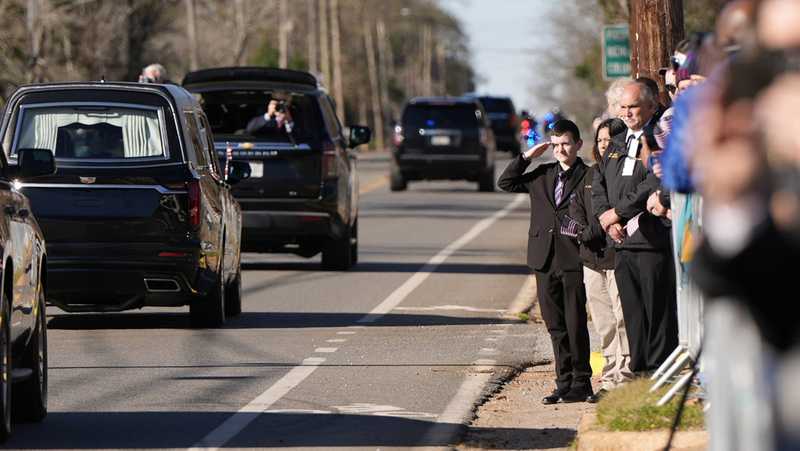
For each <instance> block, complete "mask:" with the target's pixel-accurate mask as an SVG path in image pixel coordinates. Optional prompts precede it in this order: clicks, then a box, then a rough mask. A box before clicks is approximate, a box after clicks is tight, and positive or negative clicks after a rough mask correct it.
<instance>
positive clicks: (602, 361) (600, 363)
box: [589, 352, 606, 376]
mask: <svg viewBox="0 0 800 451" xmlns="http://www.w3.org/2000/svg"><path fill="white" fill-rule="evenodd" d="M589 364H590V365H591V366H592V376H600V375H601V374H603V367H604V366H606V358H605V357H603V354H601V353H599V352H593V353H592V355H591V356H590V357H589Z"/></svg>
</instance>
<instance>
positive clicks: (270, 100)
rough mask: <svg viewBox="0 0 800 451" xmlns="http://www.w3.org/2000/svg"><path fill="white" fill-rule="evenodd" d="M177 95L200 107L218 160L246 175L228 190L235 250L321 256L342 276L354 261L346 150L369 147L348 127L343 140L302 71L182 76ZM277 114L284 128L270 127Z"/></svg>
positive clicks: (350, 163)
mask: <svg viewBox="0 0 800 451" xmlns="http://www.w3.org/2000/svg"><path fill="white" fill-rule="evenodd" d="M183 86H184V87H186V89H188V90H189V91H191V92H192V93H194V94H195V95H196V96H197V97H198V98H199V99H200V102H201V104H202V105H203V109H205V111H206V114H207V115H208V118H209V121H210V126H211V129H212V130H213V131H214V137H215V139H216V142H215V146H216V149H217V152H218V153H219V156H220V158H225V157H226V156H228V155H230V156H232V158H233V159H234V160H235V161H247V162H249V163H250V166H251V168H252V172H251V176H250V178H249V179H248V180H246V181H244V182H242V183H241V184H239V185H238V186H236V188H235V189H234V195H235V196H236V199H237V200H238V201H239V203H240V204H241V205H242V215H243V237H242V248H243V250H245V251H253V252H288V253H294V254H297V255H300V256H303V257H312V256H314V255H316V254H318V253H319V252H320V251H322V266H323V267H324V268H326V269H337V270H344V269H348V268H350V267H351V266H352V265H353V264H354V263H355V262H356V261H357V260H358V177H357V173H356V153H355V151H354V150H352V149H353V148H355V147H356V146H358V145H360V144H365V143H367V142H369V139H370V130H369V129H368V128H366V127H358V126H352V127H350V128H349V136H348V138H345V137H344V135H343V131H342V126H341V125H340V123H339V119H338V118H337V117H336V113H335V111H336V108H335V107H334V103H333V101H332V100H331V98H330V97H329V96H328V94H327V93H326V92H325V91H324V90H323V89H321V88H320V87H319V86H318V85H317V80H316V79H315V78H314V76H313V75H311V74H309V73H306V72H300V71H293V70H285V69H272V68H263V67H230V68H215V69H205V70H200V71H196V72H191V73H189V74H187V75H186V77H185V78H184V79H183ZM270 104H272V106H270ZM278 113H280V115H278V116H279V117H282V118H287V119H285V120H284V119H274V117H276V116H275V115H276V114H278ZM254 124H256V125H259V127H256V126H254Z"/></svg>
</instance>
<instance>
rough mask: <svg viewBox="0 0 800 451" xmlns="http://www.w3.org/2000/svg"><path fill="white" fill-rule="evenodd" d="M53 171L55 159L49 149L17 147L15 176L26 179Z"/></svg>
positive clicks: (52, 172) (54, 170) (54, 169)
mask: <svg viewBox="0 0 800 451" xmlns="http://www.w3.org/2000/svg"><path fill="white" fill-rule="evenodd" d="M55 172H56V160H55V157H53V152H51V151H50V149H17V172H16V174H14V175H15V176H16V177H20V178H23V179H26V178H33V177H40V176H43V175H52V174H55Z"/></svg>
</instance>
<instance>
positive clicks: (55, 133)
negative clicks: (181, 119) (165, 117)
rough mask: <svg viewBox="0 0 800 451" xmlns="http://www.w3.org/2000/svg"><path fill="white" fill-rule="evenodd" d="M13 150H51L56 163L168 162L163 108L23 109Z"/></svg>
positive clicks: (56, 107) (57, 107)
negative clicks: (82, 161) (69, 161)
mask: <svg viewBox="0 0 800 451" xmlns="http://www.w3.org/2000/svg"><path fill="white" fill-rule="evenodd" d="M19 124H20V125H19V131H18V135H17V138H16V145H15V146H14V149H24V148H38V149H49V150H50V151H52V152H53V154H54V155H55V157H56V158H57V159H71V160H127V159H136V158H165V157H166V154H165V150H164V149H165V145H164V136H163V133H162V129H161V115H160V110H159V108H155V107H148V106H144V105H142V106H139V105H110V104H74V105H67V104H65V105H55V106H52V105H51V106H23V107H22V108H21V111H20V123H19Z"/></svg>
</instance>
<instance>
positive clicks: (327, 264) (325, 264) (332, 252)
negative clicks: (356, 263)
mask: <svg viewBox="0 0 800 451" xmlns="http://www.w3.org/2000/svg"><path fill="white" fill-rule="evenodd" d="M351 237H352V229H351V228H350V227H349V226H348V227H346V228H345V231H344V233H343V234H342V236H341V237H339V238H336V239H331V240H329V241H328V242H327V243H325V247H324V248H323V249H322V269H325V270H330V271H346V270H348V269H350V266H352V264H353V256H352V252H353V247H352V243H351V242H350V238H351Z"/></svg>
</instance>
